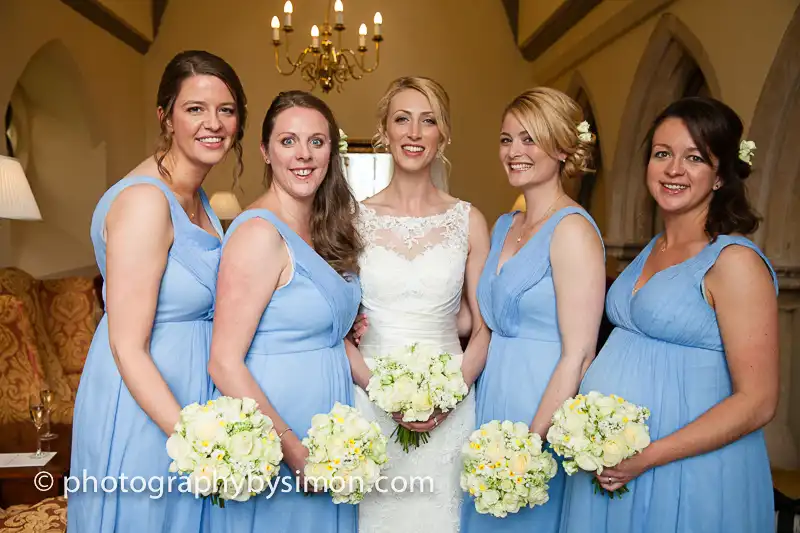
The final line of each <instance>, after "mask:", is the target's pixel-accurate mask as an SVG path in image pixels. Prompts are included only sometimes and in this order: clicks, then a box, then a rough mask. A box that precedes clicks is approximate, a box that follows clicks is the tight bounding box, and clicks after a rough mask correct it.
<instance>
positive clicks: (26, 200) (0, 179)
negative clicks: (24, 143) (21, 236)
mask: <svg viewBox="0 0 800 533" xmlns="http://www.w3.org/2000/svg"><path fill="white" fill-rule="evenodd" d="M0 218H13V219H16V220H42V214H41V213H40V212H39V206H38V205H36V199H35V198H34V197H33V192H32V191H31V186H30V185H29V184H28V178H26V177H25V171H24V170H22V165H20V163H19V161H17V160H16V159H14V158H12V157H5V156H0Z"/></svg>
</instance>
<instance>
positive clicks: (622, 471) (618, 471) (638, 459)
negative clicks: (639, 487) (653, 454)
mask: <svg viewBox="0 0 800 533" xmlns="http://www.w3.org/2000/svg"><path fill="white" fill-rule="evenodd" d="M652 466H653V465H652V464H651V463H650V460H649V457H648V454H647V448H645V449H644V450H642V452H641V453H638V454H636V455H634V456H633V457H631V458H629V459H625V460H624V461H622V462H621V463H620V464H618V465H617V466H615V467H614V468H604V469H603V473H602V474H599V475H598V474H595V477H596V478H597V481H599V482H600V486H601V487H603V488H604V489H605V490H607V491H608V492H614V491H615V490H617V489H621V488H622V487H624V486H625V485H626V484H627V483H629V482H630V481H631V480H634V479H636V478H637V477H639V476H641V475H642V474H644V473H645V472H647V471H648V470H650V468H652Z"/></svg>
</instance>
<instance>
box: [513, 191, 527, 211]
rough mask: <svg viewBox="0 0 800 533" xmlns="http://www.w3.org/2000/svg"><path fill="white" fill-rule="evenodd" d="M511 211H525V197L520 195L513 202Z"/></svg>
mask: <svg viewBox="0 0 800 533" xmlns="http://www.w3.org/2000/svg"><path fill="white" fill-rule="evenodd" d="M511 210H512V211H525V197H524V196H522V195H521V194H520V195H519V196H518V197H517V199H516V201H515V202H514V206H513V207H512V208H511Z"/></svg>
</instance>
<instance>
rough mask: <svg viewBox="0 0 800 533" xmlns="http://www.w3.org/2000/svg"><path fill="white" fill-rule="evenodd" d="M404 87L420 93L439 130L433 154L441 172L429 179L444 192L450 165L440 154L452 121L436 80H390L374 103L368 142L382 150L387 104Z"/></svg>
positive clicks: (387, 115) (448, 137) (448, 141)
mask: <svg viewBox="0 0 800 533" xmlns="http://www.w3.org/2000/svg"><path fill="white" fill-rule="evenodd" d="M406 89H411V90H414V91H417V92H418V93H421V94H422V95H424V96H425V98H427V99H428V103H429V104H430V105H431V109H432V110H433V116H434V118H435V119H436V127H437V128H438V129H439V147H438V149H437V156H438V158H439V159H440V160H441V162H442V171H441V172H439V173H437V175H434V176H433V182H434V185H435V186H436V187H437V188H439V189H441V190H443V191H446V190H447V180H448V177H449V175H450V167H451V165H450V160H448V159H447V157H445V155H444V149H445V147H446V146H447V145H448V144H449V143H450V135H451V133H452V123H451V121H450V97H449V96H448V94H447V91H445V90H444V87H442V86H441V85H440V84H439V83H438V82H436V81H434V80H432V79H430V78H426V77H423V76H405V77H402V78H397V79H396V80H394V81H393V82H392V83H390V84H389V87H388V88H387V89H386V92H385V93H384V94H383V96H382V97H381V99H380V101H379V102H378V112H377V115H378V131H377V133H375V135H374V136H373V138H372V145H373V147H374V148H375V150H376V151H386V149H387V146H386V138H387V133H386V130H387V129H388V127H389V107H390V106H391V103H392V99H393V98H394V97H395V96H396V95H397V93H399V92H402V91H405V90H406Z"/></svg>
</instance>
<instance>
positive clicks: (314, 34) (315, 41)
mask: <svg viewBox="0 0 800 533" xmlns="http://www.w3.org/2000/svg"><path fill="white" fill-rule="evenodd" d="M311 48H319V28H317V25H316V24H315V25H313V26H311Z"/></svg>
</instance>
